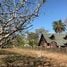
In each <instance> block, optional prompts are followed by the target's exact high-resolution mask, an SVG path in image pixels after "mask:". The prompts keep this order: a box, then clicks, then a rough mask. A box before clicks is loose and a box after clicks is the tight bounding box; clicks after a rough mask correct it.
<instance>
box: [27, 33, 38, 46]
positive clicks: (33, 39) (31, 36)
mask: <svg viewBox="0 0 67 67" xmlns="http://www.w3.org/2000/svg"><path fill="white" fill-rule="evenodd" d="M28 40H29V45H31V46H32V47H33V46H37V45H38V35H37V34H36V33H34V32H30V33H28Z"/></svg>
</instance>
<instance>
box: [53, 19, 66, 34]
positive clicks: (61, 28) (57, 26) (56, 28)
mask: <svg viewBox="0 0 67 67" xmlns="http://www.w3.org/2000/svg"><path fill="white" fill-rule="evenodd" d="M53 29H54V31H55V32H56V33H61V32H63V31H65V30H66V27H65V25H64V23H63V22H62V21H61V20H59V21H54V23H53Z"/></svg>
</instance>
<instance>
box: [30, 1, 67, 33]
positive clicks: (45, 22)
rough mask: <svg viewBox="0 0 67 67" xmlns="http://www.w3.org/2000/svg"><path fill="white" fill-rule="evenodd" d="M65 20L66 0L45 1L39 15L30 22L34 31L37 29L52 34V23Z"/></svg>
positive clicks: (66, 13)
mask: <svg viewBox="0 0 67 67" xmlns="http://www.w3.org/2000/svg"><path fill="white" fill-rule="evenodd" d="M66 18H67V0H46V2H45V4H44V5H43V6H42V8H41V10H40V15H39V17H38V18H35V19H34V21H33V22H32V24H33V28H32V30H31V31H34V30H35V29H38V28H44V29H46V30H48V31H49V32H54V31H53V29H52V23H53V21H56V20H59V19H61V20H62V21H64V20H65V19H66Z"/></svg>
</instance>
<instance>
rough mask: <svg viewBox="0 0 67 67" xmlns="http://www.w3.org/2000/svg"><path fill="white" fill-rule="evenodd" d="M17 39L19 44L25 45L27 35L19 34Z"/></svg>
mask: <svg viewBox="0 0 67 67" xmlns="http://www.w3.org/2000/svg"><path fill="white" fill-rule="evenodd" d="M16 40H17V44H18V46H20V47H23V46H24V45H25V37H24V36H21V35H17V37H16Z"/></svg>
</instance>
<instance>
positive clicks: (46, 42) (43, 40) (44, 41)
mask: <svg viewBox="0 0 67 67" xmlns="http://www.w3.org/2000/svg"><path fill="white" fill-rule="evenodd" d="M38 46H44V47H47V48H48V47H50V48H57V47H67V35H66V34H65V33H63V34H62V33H61V34H58V33H55V34H45V33H43V34H42V35H41V37H40V40H39V44H38Z"/></svg>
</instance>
